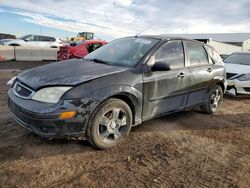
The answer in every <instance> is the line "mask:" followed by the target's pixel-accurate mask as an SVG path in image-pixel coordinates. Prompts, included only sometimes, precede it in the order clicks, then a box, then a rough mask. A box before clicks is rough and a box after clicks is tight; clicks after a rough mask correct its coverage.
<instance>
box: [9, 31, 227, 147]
mask: <svg viewBox="0 0 250 188" xmlns="http://www.w3.org/2000/svg"><path fill="white" fill-rule="evenodd" d="M225 87H226V86H225V68H224V64H223V62H222V60H221V58H220V57H219V55H218V54H217V53H216V52H215V51H214V50H213V49H212V48H211V47H210V46H208V45H206V44H203V43H200V42H197V41H193V40H189V39H182V38H174V37H171V38H170V37H168V36H139V37H138V36H136V37H126V38H121V39H117V40H114V41H112V42H110V43H109V44H107V45H105V46H103V47H102V48H100V49H97V50H96V51H94V52H92V53H91V54H89V55H87V56H86V57H85V58H84V59H71V60H67V61H61V62H57V63H52V64H49V65H44V66H41V67H37V68H33V69H30V70H28V71H25V72H23V73H21V74H19V75H18V76H17V78H16V79H14V82H13V84H12V88H11V89H10V90H9V93H8V94H9V107H10V110H11V113H12V115H13V117H14V119H15V120H16V121H17V122H18V123H19V124H21V125H22V126H24V127H25V128H27V129H29V130H31V131H33V132H35V133H37V134H39V135H41V136H43V137H48V138H62V137H69V138H72V137H74V138H82V137H85V138H87V139H88V140H89V141H90V142H91V143H92V144H93V146H95V147H97V148H101V149H107V148H111V147H114V146H116V145H118V144H120V143H121V142H122V141H123V140H124V139H125V138H126V136H127V135H128V133H129V132H130V129H131V127H132V126H135V125H138V124H140V123H141V122H143V121H146V120H149V119H152V118H155V117H159V116H162V115H165V114H168V113H172V112H176V111H180V110H184V109H186V108H189V107H192V106H200V107H201V109H202V110H203V111H204V112H206V113H210V114H212V113H215V112H216V111H217V109H218V106H219V104H220V102H221V100H222V97H223V92H224V90H225Z"/></svg>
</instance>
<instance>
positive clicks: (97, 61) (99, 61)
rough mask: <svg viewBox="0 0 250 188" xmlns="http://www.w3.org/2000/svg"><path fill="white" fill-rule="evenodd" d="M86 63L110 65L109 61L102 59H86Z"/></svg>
mask: <svg viewBox="0 0 250 188" xmlns="http://www.w3.org/2000/svg"><path fill="white" fill-rule="evenodd" d="M84 60H85V61H94V62H96V63H102V64H108V62H107V61H103V60H102V59H98V58H94V59H84Z"/></svg>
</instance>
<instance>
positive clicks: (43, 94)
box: [32, 87, 72, 103]
mask: <svg viewBox="0 0 250 188" xmlns="http://www.w3.org/2000/svg"><path fill="white" fill-rule="evenodd" d="M71 88H72V87H47V88H43V89H40V90H38V91H37V92H36V93H35V95H33V97H32V99H33V100H36V101H40V102H47V103H57V102H58V101H59V100H60V98H61V96H62V95H63V94H64V93H65V92H66V91H68V90H69V89H71Z"/></svg>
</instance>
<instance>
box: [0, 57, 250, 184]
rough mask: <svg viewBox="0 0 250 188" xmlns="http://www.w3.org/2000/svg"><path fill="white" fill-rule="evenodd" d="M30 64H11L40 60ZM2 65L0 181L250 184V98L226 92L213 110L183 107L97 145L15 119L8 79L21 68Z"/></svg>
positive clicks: (37, 182) (28, 66) (21, 65)
mask: <svg viewBox="0 0 250 188" xmlns="http://www.w3.org/2000/svg"><path fill="white" fill-rule="evenodd" d="M15 63H17V62H15ZM27 64H29V65H27ZM27 64H26V63H25V62H22V63H21V64H20V67H18V66H17V65H16V64H15V66H14V65H11V66H12V67H11V66H10V67H9V68H8V69H10V68H11V69H22V68H30V67H33V66H36V65H37V63H33V64H32V63H27ZM4 66H5V68H4ZM6 66H7V65H6V64H5V65H3V64H2V63H0V88H1V90H0V91H1V92H0V125H1V126H0V187H78V186H84V187H150V188H151V187H249V185H250V98H249V97H239V98H231V97H225V99H224V101H223V104H222V106H221V108H220V110H219V112H218V113H217V114H215V115H206V114H203V113H201V112H200V111H199V110H188V111H185V112H179V113H176V114H172V115H168V116H165V117H162V118H158V119H155V120H151V121H147V122H145V123H143V124H142V125H139V126H138V127H135V128H133V129H132V132H131V134H130V136H129V137H128V139H127V140H126V141H125V143H124V144H123V145H121V146H120V147H118V148H114V149H111V150H107V151H100V150H95V149H93V148H92V147H91V146H90V145H89V144H88V142H86V141H76V140H51V141H49V140H46V139H42V138H40V137H39V136H36V135H34V134H33V133H30V132H28V131H26V130H25V129H23V128H21V127H20V126H19V125H17V124H16V123H15V122H14V121H13V120H12V119H11V118H10V116H9V110H8V108H7V93H6V92H7V89H8V87H7V86H5V83H6V81H7V80H8V79H9V78H10V77H12V76H13V75H15V74H17V73H18V72H19V71H18V70H7V67H8V66H7V67H6Z"/></svg>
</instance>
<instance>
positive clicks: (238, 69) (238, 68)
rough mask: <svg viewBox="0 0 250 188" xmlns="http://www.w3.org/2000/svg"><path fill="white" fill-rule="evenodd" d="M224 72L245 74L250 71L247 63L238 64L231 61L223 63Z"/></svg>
mask: <svg viewBox="0 0 250 188" xmlns="http://www.w3.org/2000/svg"><path fill="white" fill-rule="evenodd" d="M225 66H226V72H227V73H235V74H247V73H250V66H249V65H240V64H233V63H225Z"/></svg>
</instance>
